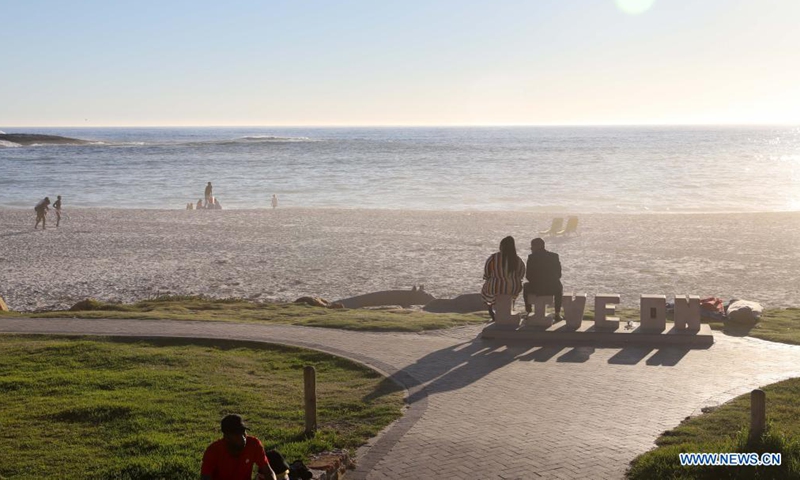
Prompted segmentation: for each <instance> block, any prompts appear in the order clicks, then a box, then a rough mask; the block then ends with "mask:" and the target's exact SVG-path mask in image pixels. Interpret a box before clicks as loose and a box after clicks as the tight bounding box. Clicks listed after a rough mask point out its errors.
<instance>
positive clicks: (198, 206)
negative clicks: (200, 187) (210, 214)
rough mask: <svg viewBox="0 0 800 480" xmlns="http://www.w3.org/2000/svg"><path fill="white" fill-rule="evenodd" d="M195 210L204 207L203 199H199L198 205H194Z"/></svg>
mask: <svg viewBox="0 0 800 480" xmlns="http://www.w3.org/2000/svg"><path fill="white" fill-rule="evenodd" d="M194 209H195V210H202V209H203V199H202V198H201V199H200V200H198V201H197V206H196V207H194Z"/></svg>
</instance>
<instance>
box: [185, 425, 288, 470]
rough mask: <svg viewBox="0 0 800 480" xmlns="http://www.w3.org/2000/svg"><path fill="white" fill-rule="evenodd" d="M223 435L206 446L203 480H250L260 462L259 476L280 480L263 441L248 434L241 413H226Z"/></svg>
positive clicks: (202, 467)
mask: <svg viewBox="0 0 800 480" xmlns="http://www.w3.org/2000/svg"><path fill="white" fill-rule="evenodd" d="M220 426H221V428H222V438H221V439H219V440H217V441H216V442H214V443H212V444H211V445H209V446H208V448H206V451H205V453H204V454H203V464H202V466H201V467H200V480H250V479H251V478H252V477H253V466H254V465H256V466H258V477H256V478H257V479H258V480H267V479H269V480H276V479H275V472H273V471H272V468H271V467H270V464H269V460H268V459H267V455H266V453H265V452H264V446H263V445H262V444H261V441H260V440H259V439H258V438H256V437H254V436H252V435H247V434H246V432H247V426H246V425H245V424H244V423H243V422H242V417H240V416H239V415H226V416H225V418H223V419H222V422H220Z"/></svg>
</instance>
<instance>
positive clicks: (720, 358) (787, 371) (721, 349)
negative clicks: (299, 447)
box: [0, 318, 800, 480]
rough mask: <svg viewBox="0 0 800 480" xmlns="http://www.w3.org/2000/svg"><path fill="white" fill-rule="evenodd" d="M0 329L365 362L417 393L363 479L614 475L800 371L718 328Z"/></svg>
mask: <svg viewBox="0 0 800 480" xmlns="http://www.w3.org/2000/svg"><path fill="white" fill-rule="evenodd" d="M0 332H7V333H8V332H17V333H61V334H94V335H123V336H177V337H191V338H195V337H196V338H220V339H221V338H225V339H233V340H251V341H262V342H271V343H281V344H287V345H296V346H301V347H309V348H314V349H318V350H322V351H325V352H329V353H332V354H336V355H340V356H344V357H348V358H351V359H354V360H356V361H359V362H362V363H364V364H367V365H369V366H371V367H373V368H375V369H377V370H380V371H381V372H383V373H384V374H386V375H389V376H391V377H392V378H393V379H395V380H396V381H398V382H399V383H400V384H402V385H404V386H405V387H406V389H407V391H408V402H409V408H408V410H407V412H406V414H405V415H404V416H403V418H402V419H400V420H398V421H397V422H396V423H395V424H393V425H392V426H390V427H389V428H388V429H386V430H385V431H384V432H383V433H382V434H381V435H379V436H378V437H377V438H375V439H373V440H372V441H371V442H370V444H369V445H368V446H367V447H365V448H363V449H362V450H361V451H360V452H359V467H358V469H357V470H356V471H355V472H353V474H352V475H349V476H348V478H351V477H352V478H356V479H367V480H374V479H395V478H397V479H400V478H403V479H405V478H497V479H532V478H552V479H561V478H564V479H573V478H608V479H618V478H622V477H623V476H624V473H625V470H626V468H627V466H628V463H629V462H630V461H631V460H632V459H633V458H634V457H636V456H637V455H638V454H640V453H642V452H645V451H647V450H649V449H650V448H652V447H653V446H654V445H653V441H654V440H655V438H656V437H658V435H659V434H660V433H661V432H663V431H664V430H668V429H670V428H673V427H674V426H676V425H677V424H678V423H679V422H680V421H681V420H682V419H683V418H685V417H686V416H688V415H692V414H696V413H698V412H699V410H700V408H702V407H704V406H707V405H713V404H718V403H721V402H723V401H726V400H728V399H730V398H733V397H735V396H737V395H739V394H742V393H745V392H747V391H749V390H751V389H753V388H756V387H759V386H763V385H766V384H769V383H773V382H776V381H778V380H782V379H785V378H789V377H795V376H800V347H797V346H790V345H782V344H777V343H771V342H765V341H761V340H757V339H753V338H747V337H745V338H736V337H729V336H725V335H722V334H719V333H716V334H715V339H716V343H715V344H714V346H712V347H711V348H709V349H705V350H686V349H680V348H674V347H671V348H662V349H650V348H636V347H626V348H592V347H574V348H573V347H563V348H562V347H550V346H546V347H528V346H524V345H503V344H502V343H498V342H490V341H484V340H481V339H479V338H477V337H478V334H479V332H480V328H479V327H465V328H458V329H452V330H447V331H443V332H433V333H427V334H406V333H364V332H348V331H342V330H329V329H320V328H306V327H295V326H287V325H255V324H231V323H216V322H169V321H137V320H80V319H41V320H39V319H12V318H3V319H0ZM767 402H768V403H767V406H768V408H769V399H767ZM767 414H768V415H769V411H768V412H767Z"/></svg>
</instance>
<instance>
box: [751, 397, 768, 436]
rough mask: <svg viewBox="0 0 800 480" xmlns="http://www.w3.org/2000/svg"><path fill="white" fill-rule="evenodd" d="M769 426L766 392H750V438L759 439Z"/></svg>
mask: <svg viewBox="0 0 800 480" xmlns="http://www.w3.org/2000/svg"><path fill="white" fill-rule="evenodd" d="M766 425H767V396H766V394H765V393H764V390H758V389H756V390H753V391H752V392H750V438H751V439H757V438H760V437H761V434H763V433H764V428H765V427H766Z"/></svg>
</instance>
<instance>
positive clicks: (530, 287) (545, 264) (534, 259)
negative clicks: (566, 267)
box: [523, 238, 564, 322]
mask: <svg viewBox="0 0 800 480" xmlns="http://www.w3.org/2000/svg"><path fill="white" fill-rule="evenodd" d="M525 278H527V279H528V281H527V282H525V286H524V289H523V290H524V294H523V297H524V300H525V311H526V312H528V313H531V311H532V310H533V309H532V308H531V304H530V303H528V295H552V296H553V299H554V303H555V305H553V307H554V308H555V310H556V315H555V317H553V320H555V321H556V322H558V321H560V320H561V300H562V297H563V296H564V285H562V284H561V260H560V259H559V258H558V254H557V253H555V252H549V251H547V250H545V248H544V240H542V239H541V238H534V239H533V240H531V254H530V255H528V269H527V271H526V273H525Z"/></svg>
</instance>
